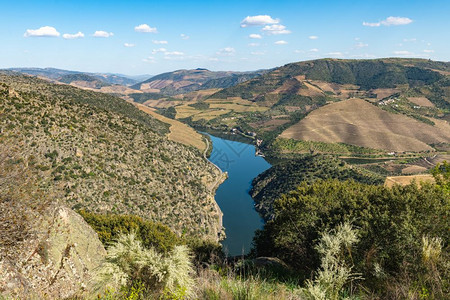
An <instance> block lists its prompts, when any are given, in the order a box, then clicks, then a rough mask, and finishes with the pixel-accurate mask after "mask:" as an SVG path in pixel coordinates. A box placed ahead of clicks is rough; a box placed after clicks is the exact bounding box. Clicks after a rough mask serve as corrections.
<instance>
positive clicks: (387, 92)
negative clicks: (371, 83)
mask: <svg viewBox="0 0 450 300" xmlns="http://www.w3.org/2000/svg"><path fill="white" fill-rule="evenodd" d="M400 92H401V90H399V89H374V90H372V93H374V94H377V99H378V100H380V99H383V98H386V97H389V96H392V95H393V94H395V93H400Z"/></svg>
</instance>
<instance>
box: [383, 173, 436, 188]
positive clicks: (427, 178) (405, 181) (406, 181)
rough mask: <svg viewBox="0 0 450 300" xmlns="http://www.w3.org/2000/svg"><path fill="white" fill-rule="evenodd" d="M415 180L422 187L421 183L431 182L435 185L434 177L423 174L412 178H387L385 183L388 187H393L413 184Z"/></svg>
mask: <svg viewBox="0 0 450 300" xmlns="http://www.w3.org/2000/svg"><path fill="white" fill-rule="evenodd" d="M413 180H415V181H416V183H417V184H419V185H420V183H421V182H431V183H434V177H433V176H432V175H430V174H423V175H411V176H391V177H387V178H386V181H385V182H384V185H385V186H387V187H392V186H393V185H395V184H399V185H408V184H410V183H412V182H413Z"/></svg>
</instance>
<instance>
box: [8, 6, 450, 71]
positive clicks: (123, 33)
mask: <svg viewBox="0 0 450 300" xmlns="http://www.w3.org/2000/svg"><path fill="white" fill-rule="evenodd" d="M1 6H2V15H1V18H0V45H1V47H0V68H8V67H56V68H62V69H71V70H80V71H89V72H113V73H123V74H130V75H137V74H158V73H161V72H165V71H172V70H175V69H181V68H197V67H204V68H208V69H211V70H240V71H244V70H255V69H262V68H272V67H276V66H280V65H283V64H286V63H289V62H294V61H301V60H309V59H315V58H323V57H333V58H376V57H422V58H431V59H433V60H443V61H449V60H450V30H449V29H450V18H449V14H450V1H448V0H429V1H423V0H405V1H396V0H390V1H384V0H377V1H372V0H366V1H357V0H353V1H339V0H334V1H301V0H297V1H283V0H279V1H263V0H259V1H242V0H241V1H234V0H228V1H215V0H211V1H186V0H184V1H178V0H173V1H170V2H169V1H148V0H147V1H131V0H130V1H114V0H109V1H85V0H79V1H70V0H67V1H56V0H55V1H22V0H16V1H5V3H2V5H1Z"/></svg>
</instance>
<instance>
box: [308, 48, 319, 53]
mask: <svg viewBox="0 0 450 300" xmlns="http://www.w3.org/2000/svg"><path fill="white" fill-rule="evenodd" d="M309 52H319V49H317V48H312V49H309Z"/></svg>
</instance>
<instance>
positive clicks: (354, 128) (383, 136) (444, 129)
mask: <svg viewBox="0 0 450 300" xmlns="http://www.w3.org/2000/svg"><path fill="white" fill-rule="evenodd" d="M433 121H435V123H436V125H435V126H431V125H428V124H425V123H423V122H420V121H417V120H415V119H412V118H409V117H406V116H404V115H400V114H393V113H389V112H387V111H384V110H382V109H380V108H378V107H376V106H374V105H372V104H370V103H368V102H366V101H364V100H361V99H349V100H345V101H341V102H337V103H332V104H328V105H326V106H323V107H321V108H319V109H317V110H315V111H313V112H311V113H310V114H309V115H308V116H307V117H306V118H304V119H303V120H301V121H300V122H299V123H297V124H295V125H293V126H291V127H289V128H288V129H286V130H285V131H284V132H283V133H282V134H281V137H283V138H292V139H297V140H307V141H319V142H326V143H337V142H340V143H346V144H351V145H356V146H361V147H367V148H373V149H384V150H388V151H396V152H404V151H417V152H419V151H427V150H433V148H432V147H430V146H429V145H428V144H432V143H439V142H447V143H448V142H449V141H450V125H449V124H448V123H447V122H445V121H442V120H433Z"/></svg>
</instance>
